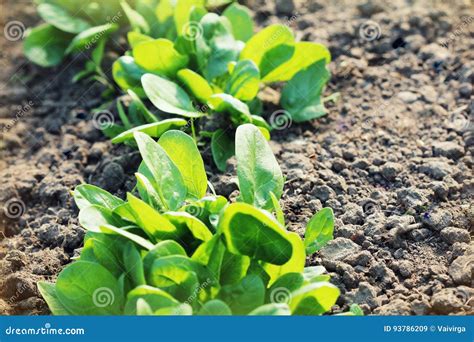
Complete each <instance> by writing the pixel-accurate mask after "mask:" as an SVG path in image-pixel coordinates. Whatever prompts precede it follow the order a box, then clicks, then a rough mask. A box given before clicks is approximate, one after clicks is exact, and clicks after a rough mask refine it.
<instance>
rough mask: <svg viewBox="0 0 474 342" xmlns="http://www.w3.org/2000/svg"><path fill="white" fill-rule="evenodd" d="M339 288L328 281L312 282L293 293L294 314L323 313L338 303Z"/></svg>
mask: <svg viewBox="0 0 474 342" xmlns="http://www.w3.org/2000/svg"><path fill="white" fill-rule="evenodd" d="M337 297H339V289H338V288H337V287H336V286H334V285H333V284H331V283H328V282H318V283H311V284H309V285H306V286H303V287H302V288H300V289H299V290H297V291H295V292H293V293H292V294H291V299H290V303H289V305H290V309H291V313H292V314H293V315H321V314H323V313H325V312H327V311H329V310H330V309H331V307H332V306H333V305H334V304H336V300H337Z"/></svg>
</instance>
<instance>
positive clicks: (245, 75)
mask: <svg viewBox="0 0 474 342" xmlns="http://www.w3.org/2000/svg"><path fill="white" fill-rule="evenodd" d="M259 85H260V72H259V70H258V67H257V66H256V65H255V63H254V62H253V61H251V60H249V59H246V60H241V61H239V62H238V63H237V64H236V65H235V67H233V70H232V72H231V75H230V79H229V81H228V83H227V88H226V93H228V94H230V95H232V96H234V97H236V98H238V99H239V100H242V101H251V100H252V99H253V98H255V96H257V93H258V89H259Z"/></svg>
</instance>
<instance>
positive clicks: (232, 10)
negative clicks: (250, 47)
mask: <svg viewBox="0 0 474 342" xmlns="http://www.w3.org/2000/svg"><path fill="white" fill-rule="evenodd" d="M222 15H223V16H224V17H226V18H227V19H229V21H230V24H231V25H232V32H233V34H234V37H235V39H237V40H241V41H243V42H246V41H247V40H249V39H250V37H252V35H253V26H254V24H253V20H252V12H251V11H250V10H249V9H248V8H247V7H245V6H242V5H239V4H238V3H233V4H232V5H230V6H229V7H227V8H226V9H225V11H224V13H222Z"/></svg>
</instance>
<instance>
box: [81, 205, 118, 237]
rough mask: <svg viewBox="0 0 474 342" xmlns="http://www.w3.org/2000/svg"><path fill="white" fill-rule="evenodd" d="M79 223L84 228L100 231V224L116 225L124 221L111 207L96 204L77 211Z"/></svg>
mask: <svg viewBox="0 0 474 342" xmlns="http://www.w3.org/2000/svg"><path fill="white" fill-rule="evenodd" d="M79 223H80V225H81V226H82V227H84V228H85V229H87V230H89V231H91V232H96V233H99V232H100V226H102V225H106V224H110V225H113V226H117V227H121V226H123V225H124V222H123V221H121V220H120V218H119V217H118V216H116V215H114V214H113V213H112V210H111V209H108V208H106V207H102V206H100V205H97V204H94V205H90V206H88V207H85V208H84V209H81V211H80V212H79Z"/></svg>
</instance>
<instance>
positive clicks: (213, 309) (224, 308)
mask: <svg viewBox="0 0 474 342" xmlns="http://www.w3.org/2000/svg"><path fill="white" fill-rule="evenodd" d="M197 314H198V315H199V316H230V315H232V311H231V310H230V308H229V306H228V305H227V304H226V303H224V302H223V301H222V300H219V299H213V300H210V301H208V302H206V303H205V304H204V305H203V306H202V308H201V310H199V312H198V313H197Z"/></svg>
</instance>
